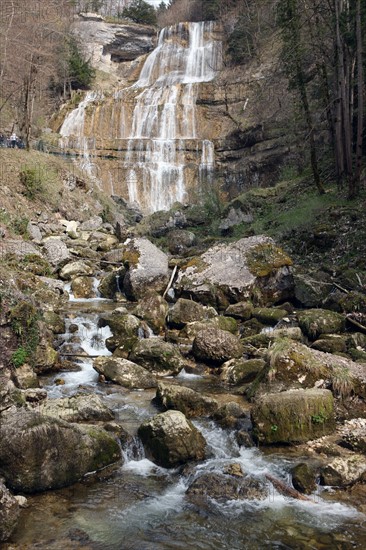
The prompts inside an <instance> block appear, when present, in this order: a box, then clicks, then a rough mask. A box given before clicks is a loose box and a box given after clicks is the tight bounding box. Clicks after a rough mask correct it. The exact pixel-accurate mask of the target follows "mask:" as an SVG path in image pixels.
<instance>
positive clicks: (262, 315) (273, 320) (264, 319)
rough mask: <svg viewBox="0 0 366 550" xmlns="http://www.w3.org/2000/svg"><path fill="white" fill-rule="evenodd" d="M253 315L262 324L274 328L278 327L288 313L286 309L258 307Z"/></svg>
mask: <svg viewBox="0 0 366 550" xmlns="http://www.w3.org/2000/svg"><path fill="white" fill-rule="evenodd" d="M252 315H253V317H254V318H255V319H258V321H259V322H260V323H264V324H265V325H272V326H274V325H277V323H278V322H279V321H281V319H283V318H284V317H286V315H287V311H286V310H285V309H277V308H269V307H256V308H254V309H253V312H252Z"/></svg>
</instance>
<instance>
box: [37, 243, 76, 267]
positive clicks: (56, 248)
mask: <svg viewBox="0 0 366 550" xmlns="http://www.w3.org/2000/svg"><path fill="white" fill-rule="evenodd" d="M43 248H44V251H45V255H46V258H47V260H48V261H49V263H50V264H51V265H52V266H53V268H54V270H55V271H57V270H59V269H61V268H62V267H63V266H64V265H65V264H66V263H67V262H69V261H70V259H71V254H70V252H69V250H68V248H67V246H66V244H65V243H64V242H63V241H62V240H61V239H60V238H56V237H48V238H47V239H44V241H43Z"/></svg>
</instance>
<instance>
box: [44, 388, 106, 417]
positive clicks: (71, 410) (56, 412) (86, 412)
mask: <svg viewBox="0 0 366 550" xmlns="http://www.w3.org/2000/svg"><path fill="white" fill-rule="evenodd" d="M37 411H38V412H39V413H40V414H42V415H44V416H51V417H52V418H58V419H60V420H65V421H66V422H87V421H91V420H92V421H94V422H95V421H99V420H104V421H105V420H112V419H113V418H114V414H113V412H112V411H111V410H110V409H109V408H108V407H107V406H106V405H104V403H103V402H102V400H101V399H100V397H98V396H97V395H93V394H90V395H74V396H72V397H62V398H59V399H50V400H47V401H44V402H42V404H41V405H39V406H38V407H37Z"/></svg>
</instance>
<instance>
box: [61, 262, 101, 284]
mask: <svg viewBox="0 0 366 550" xmlns="http://www.w3.org/2000/svg"><path fill="white" fill-rule="evenodd" d="M82 275H86V276H90V275H93V268H92V267H90V265H88V264H87V263H85V262H83V261H81V260H78V261H76V262H69V263H67V264H66V265H64V267H63V268H62V269H61V271H60V278H61V279H63V280H64V281H70V280H71V279H73V278H75V277H80V276H82Z"/></svg>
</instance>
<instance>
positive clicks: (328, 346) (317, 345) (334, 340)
mask: <svg viewBox="0 0 366 550" xmlns="http://www.w3.org/2000/svg"><path fill="white" fill-rule="evenodd" d="M347 341H348V338H347V336H345V335H343V334H324V335H322V337H321V338H319V339H318V340H315V342H313V344H312V345H311V347H312V348H313V349H317V350H319V351H324V352H325V353H347Z"/></svg>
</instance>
